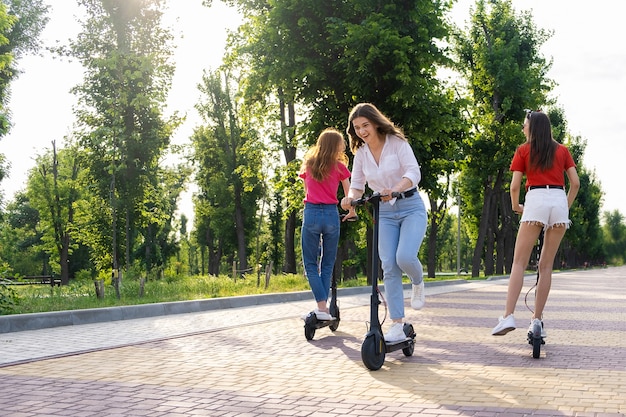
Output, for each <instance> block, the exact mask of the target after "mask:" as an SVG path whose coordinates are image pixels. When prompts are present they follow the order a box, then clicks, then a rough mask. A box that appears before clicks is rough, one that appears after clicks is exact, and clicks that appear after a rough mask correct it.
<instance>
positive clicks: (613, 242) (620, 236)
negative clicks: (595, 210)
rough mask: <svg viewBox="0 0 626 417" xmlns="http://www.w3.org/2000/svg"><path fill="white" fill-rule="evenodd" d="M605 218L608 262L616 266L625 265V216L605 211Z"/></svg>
mask: <svg viewBox="0 0 626 417" xmlns="http://www.w3.org/2000/svg"><path fill="white" fill-rule="evenodd" d="M603 217H604V228H603V230H604V236H605V242H606V253H607V260H608V261H609V262H611V263H614V264H623V263H624V262H625V261H626V255H625V254H626V224H624V216H623V215H622V214H621V213H620V212H619V211H617V210H613V211H605V212H604V214H603Z"/></svg>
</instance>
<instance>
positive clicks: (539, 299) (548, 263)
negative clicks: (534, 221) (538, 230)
mask: <svg viewBox="0 0 626 417" xmlns="http://www.w3.org/2000/svg"><path fill="white" fill-rule="evenodd" d="M566 229H567V227H566V226H565V225H563V224H558V225H555V226H553V227H550V228H548V229H547V230H546V231H545V234H544V238H543V247H542V249H541V255H540V257H539V281H538V282H537V293H536V296H535V314H534V316H533V318H538V319H541V316H542V315H543V310H544V308H545V306H546V302H547V300H548V295H549V294H550V288H551V286H552V266H553V265H554V258H555V256H556V252H557V251H558V249H559V245H560V244H561V240H562V239H563V236H564V235H565V231H566Z"/></svg>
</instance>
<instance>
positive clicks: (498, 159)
mask: <svg viewBox="0 0 626 417" xmlns="http://www.w3.org/2000/svg"><path fill="white" fill-rule="evenodd" d="M548 37H549V34H548V33H547V32H545V31H543V30H540V29H537V28H536V27H535V24H534V23H533V21H532V16H531V14H530V13H529V12H522V13H521V14H517V13H516V12H515V11H514V9H513V7H512V5H511V1H510V0H490V1H485V0H478V1H477V2H476V7H475V10H473V12H472V15H471V27H470V28H469V32H468V33H461V32H458V33H457V34H456V36H455V40H456V46H455V52H456V54H457V56H458V58H459V69H460V71H461V73H462V74H463V75H464V77H465V79H466V80H467V87H468V90H469V96H470V100H471V109H472V110H471V111H470V120H471V122H472V125H473V130H472V134H471V135H470V136H468V138H467V140H466V141H464V143H463V154H464V155H465V160H464V161H462V162H461V163H460V164H459V167H460V169H461V171H462V172H461V175H460V181H459V184H460V190H461V194H462V200H463V204H464V211H463V213H464V215H465V216H467V218H468V220H470V223H472V224H475V225H476V226H477V227H476V229H475V230H474V232H473V235H474V236H473V238H474V239H475V242H476V244H475V250H474V256H473V261H472V276H478V275H479V273H480V268H481V263H482V262H484V271H485V274H486V275H493V274H494V273H503V272H504V270H505V269H506V270H507V271H508V270H510V266H511V264H512V262H513V256H512V255H513V246H514V241H515V235H514V231H515V226H514V225H515V223H516V220H517V216H516V215H515V214H514V213H513V212H512V208H511V202H510V196H509V194H508V183H509V181H510V173H509V171H508V167H509V164H510V159H511V157H512V155H513V153H514V152H515V148H516V147H517V145H519V144H521V143H522V142H523V135H522V134H521V130H520V123H521V121H522V119H523V117H524V115H525V112H524V109H525V108H532V109H537V108H539V107H540V106H541V105H543V104H547V103H548V99H547V93H548V91H549V90H550V88H551V85H552V82H551V81H550V80H549V79H547V78H546V74H547V71H548V69H549V68H550V63H548V62H546V60H545V59H544V58H543V57H542V56H541V55H540V52H539V50H540V48H541V45H542V44H543V43H544V42H545V41H546V40H547V39H548Z"/></svg>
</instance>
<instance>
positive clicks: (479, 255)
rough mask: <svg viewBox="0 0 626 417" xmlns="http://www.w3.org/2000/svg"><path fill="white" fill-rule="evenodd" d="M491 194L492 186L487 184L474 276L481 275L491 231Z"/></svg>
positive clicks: (475, 256)
mask: <svg viewBox="0 0 626 417" xmlns="http://www.w3.org/2000/svg"><path fill="white" fill-rule="evenodd" d="M490 195H491V188H490V187H489V186H488V185H486V186H485V194H484V196H483V208H482V211H481V215H480V223H479V224H478V237H477V238H476V246H475V247H474V256H473V257H472V277H474V278H476V277H478V276H480V265H481V262H482V258H483V253H484V250H485V240H486V237H487V233H488V231H489V216H491V213H490V209H491V207H490V205H489V199H490Z"/></svg>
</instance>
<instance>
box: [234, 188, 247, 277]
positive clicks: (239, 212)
mask: <svg viewBox="0 0 626 417" xmlns="http://www.w3.org/2000/svg"><path fill="white" fill-rule="evenodd" d="M235 233H236V234H237V257H238V259H239V270H240V271H241V272H242V273H245V271H246V270H247V269H248V258H247V253H246V230H245V227H244V222H243V207H242V206H241V189H240V187H239V186H237V185H236V186H235Z"/></svg>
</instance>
